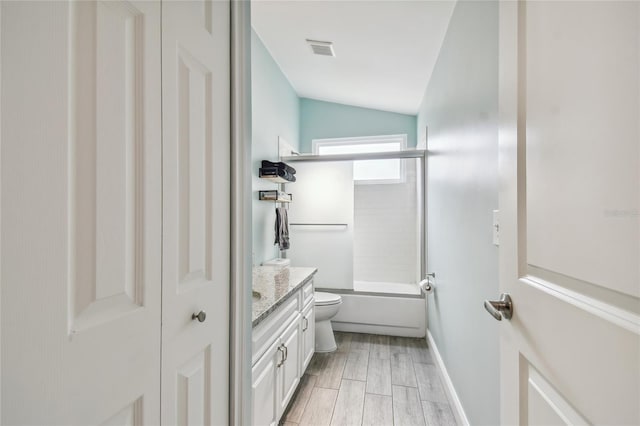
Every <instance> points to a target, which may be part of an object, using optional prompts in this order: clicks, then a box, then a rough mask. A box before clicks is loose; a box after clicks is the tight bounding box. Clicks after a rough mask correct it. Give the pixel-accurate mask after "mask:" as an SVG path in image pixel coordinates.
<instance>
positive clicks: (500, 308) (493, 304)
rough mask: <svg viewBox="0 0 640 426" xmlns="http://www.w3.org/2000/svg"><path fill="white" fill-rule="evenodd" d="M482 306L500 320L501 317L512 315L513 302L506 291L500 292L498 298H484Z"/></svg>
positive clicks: (508, 317) (506, 317) (509, 317)
mask: <svg viewBox="0 0 640 426" xmlns="http://www.w3.org/2000/svg"><path fill="white" fill-rule="evenodd" d="M484 308H485V309H486V310H487V312H489V313H490V314H491V315H492V316H493V317H494V318H495V319H497V320H498V321H502V318H505V319H511V316H513V303H512V302H511V296H509V295H508V294H507V293H502V294H501V295H500V300H485V301H484Z"/></svg>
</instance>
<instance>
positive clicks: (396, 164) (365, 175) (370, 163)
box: [313, 135, 407, 184]
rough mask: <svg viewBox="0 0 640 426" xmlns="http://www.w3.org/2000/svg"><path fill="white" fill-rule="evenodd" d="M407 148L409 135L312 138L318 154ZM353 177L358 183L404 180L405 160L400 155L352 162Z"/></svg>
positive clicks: (314, 148)
mask: <svg viewBox="0 0 640 426" xmlns="http://www.w3.org/2000/svg"><path fill="white" fill-rule="evenodd" d="M406 147H407V135H391V136H365V137H358V138H339V139H315V140H314V141H313V152H314V154H317V155H333V154H364V153H374V152H393V151H402V150H404V149H405V148H406ZM353 180H354V182H355V183H358V184H378V183H401V182H404V180H405V170H404V163H403V162H402V160H401V159H399V158H393V159H388V160H387V159H385V160H357V161H354V162H353Z"/></svg>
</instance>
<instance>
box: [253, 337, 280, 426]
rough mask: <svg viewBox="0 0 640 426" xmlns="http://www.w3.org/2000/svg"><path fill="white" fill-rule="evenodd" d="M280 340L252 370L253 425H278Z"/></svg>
mask: <svg viewBox="0 0 640 426" xmlns="http://www.w3.org/2000/svg"><path fill="white" fill-rule="evenodd" d="M280 344H281V342H280V339H278V340H276V341H275V343H274V344H273V345H271V347H270V348H269V349H267V351H266V352H265V353H264V354H263V355H262V356H261V357H260V359H259V360H258V362H256V364H255V365H254V366H253V369H252V370H251V377H252V380H253V383H251V403H252V414H253V420H252V422H251V424H252V425H273V424H275V423H276V418H277V414H276V406H277V402H276V399H277V396H278V394H277V392H276V379H277V377H278V371H279V370H278V369H279V367H278V363H279V362H280V360H281V352H280V351H278V349H277V348H278V347H279V346H280Z"/></svg>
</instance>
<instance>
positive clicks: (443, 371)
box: [427, 329, 470, 426]
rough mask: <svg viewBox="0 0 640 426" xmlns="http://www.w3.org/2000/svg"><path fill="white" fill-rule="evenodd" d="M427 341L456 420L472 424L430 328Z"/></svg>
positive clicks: (466, 424) (460, 422) (461, 423)
mask: <svg viewBox="0 0 640 426" xmlns="http://www.w3.org/2000/svg"><path fill="white" fill-rule="evenodd" d="M427 342H428V345H429V348H430V349H431V352H432V353H433V357H434V358H435V361H436V365H437V366H438V371H439V372H440V376H441V378H442V382H443V383H444V389H445V391H446V392H447V397H448V398H449V403H450V404H451V408H452V409H453V410H452V411H453V415H454V416H456V422H457V423H458V424H460V425H463V426H470V423H469V419H468V418H467V415H466V413H465V412H464V408H463V407H462V402H460V398H458V394H457V393H456V389H455V388H454V387H453V382H452V381H451V377H449V373H448V372H447V368H446V367H445V365H444V361H443V360H442V357H441V356H440V352H438V347H437V346H436V342H435V340H433V336H432V335H431V332H430V331H429V330H428V329H427Z"/></svg>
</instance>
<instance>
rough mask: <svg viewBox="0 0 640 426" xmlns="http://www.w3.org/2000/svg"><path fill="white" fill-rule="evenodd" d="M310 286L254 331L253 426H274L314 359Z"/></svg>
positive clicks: (313, 319)
mask: <svg viewBox="0 0 640 426" xmlns="http://www.w3.org/2000/svg"><path fill="white" fill-rule="evenodd" d="M314 335H315V315H314V306H313V283H312V282H309V283H307V284H305V285H304V286H303V287H302V288H300V289H298V290H296V291H295V292H294V294H292V295H291V296H290V297H289V299H288V300H287V301H285V302H284V303H283V304H282V305H281V306H280V307H278V308H277V309H276V310H275V311H274V312H273V313H271V314H269V316H268V317H267V318H266V319H264V320H263V321H262V322H260V323H259V324H258V325H257V326H256V327H255V328H254V330H253V336H252V343H253V369H252V371H251V389H252V397H253V404H252V407H253V408H252V409H253V420H252V424H253V425H258V426H264V425H277V424H278V422H279V420H280V417H281V416H282V414H283V412H284V410H285V409H286V408H287V405H288V404H289V402H290V401H291V398H292V396H293V394H294V393H295V391H296V388H297V387H298V384H299V383H300V377H302V375H303V374H304V371H305V369H306V368H307V366H308V365H309V362H310V361H311V358H312V357H313V353H314V348H315V340H314Z"/></svg>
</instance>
